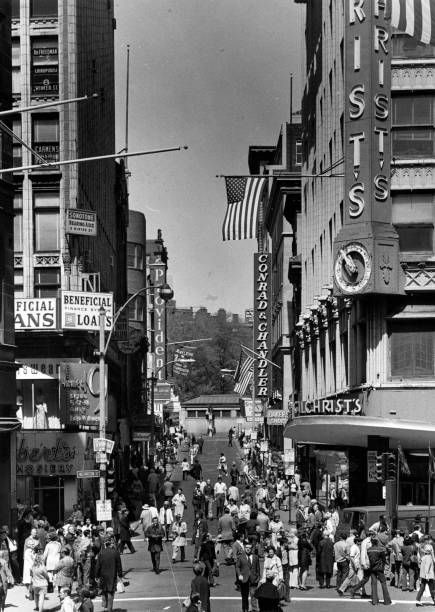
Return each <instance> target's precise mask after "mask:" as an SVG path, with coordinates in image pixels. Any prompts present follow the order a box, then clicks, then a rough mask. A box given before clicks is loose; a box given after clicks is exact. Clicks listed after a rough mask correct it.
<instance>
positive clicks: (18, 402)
mask: <svg viewBox="0 0 435 612" xmlns="http://www.w3.org/2000/svg"><path fill="white" fill-rule="evenodd" d="M15 403H16V407H17V411H16V417H17V419H18V420H19V421H20V423H22V422H23V396H22V395H21V393H18V395H17V399H16V402H15Z"/></svg>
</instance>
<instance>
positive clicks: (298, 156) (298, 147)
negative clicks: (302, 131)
mask: <svg viewBox="0 0 435 612" xmlns="http://www.w3.org/2000/svg"><path fill="white" fill-rule="evenodd" d="M295 166H302V140H297V141H296V143H295Z"/></svg>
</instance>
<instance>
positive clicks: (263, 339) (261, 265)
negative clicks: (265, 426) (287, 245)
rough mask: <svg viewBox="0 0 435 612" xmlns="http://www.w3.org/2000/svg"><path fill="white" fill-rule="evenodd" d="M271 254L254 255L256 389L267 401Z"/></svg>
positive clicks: (269, 373)
mask: <svg viewBox="0 0 435 612" xmlns="http://www.w3.org/2000/svg"><path fill="white" fill-rule="evenodd" d="M271 261H272V259H271V255H270V253H255V254H254V275H255V276H254V351H255V352H256V353H257V355H256V359H255V361H254V387H255V395H256V396H257V397H261V398H265V399H267V398H268V397H269V395H271V393H270V387H271V372H270V364H269V362H268V360H270V344H271V342H270V341H271V338H270V330H271V317H270V307H271V288H272V269H271Z"/></svg>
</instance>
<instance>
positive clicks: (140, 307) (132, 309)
mask: <svg viewBox="0 0 435 612" xmlns="http://www.w3.org/2000/svg"><path fill="white" fill-rule="evenodd" d="M144 310H145V300H144V298H143V297H140V296H139V297H137V298H136V299H135V300H133V301H132V302H131V303H130V304H129V310H128V318H129V319H130V321H144V320H145V317H144Z"/></svg>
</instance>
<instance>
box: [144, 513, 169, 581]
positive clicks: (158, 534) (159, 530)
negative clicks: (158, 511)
mask: <svg viewBox="0 0 435 612" xmlns="http://www.w3.org/2000/svg"><path fill="white" fill-rule="evenodd" d="M145 537H147V538H148V550H149V551H150V553H151V561H152V564H153V570H154V572H155V573H156V574H160V553H161V552H162V550H163V538H164V537H165V532H164V530H163V527H162V526H161V525H160V524H159V519H158V518H157V517H155V518H153V521H152V523H151V526H150V527H148V529H147V530H146V531H145Z"/></svg>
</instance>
